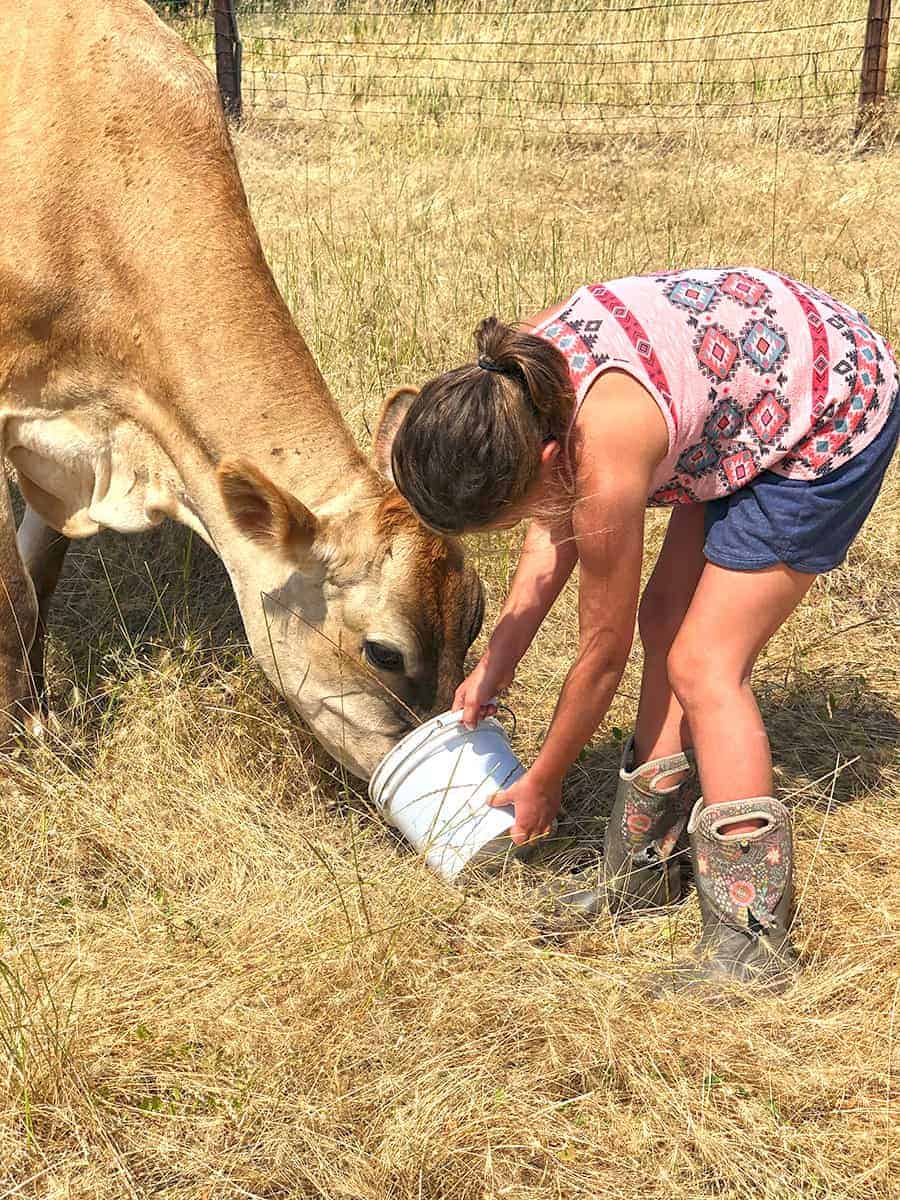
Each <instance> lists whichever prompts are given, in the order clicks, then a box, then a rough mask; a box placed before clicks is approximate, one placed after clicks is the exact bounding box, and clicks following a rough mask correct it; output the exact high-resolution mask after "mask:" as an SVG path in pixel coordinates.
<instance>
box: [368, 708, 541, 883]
mask: <svg viewBox="0 0 900 1200" xmlns="http://www.w3.org/2000/svg"><path fill="white" fill-rule="evenodd" d="M524 773H525V768H524V767H523V766H522V764H521V763H520V762H519V760H518V759H517V758H516V756H515V754H513V751H512V747H511V746H510V744H509V739H508V738H507V736H506V730H505V729H504V728H503V726H502V725H501V724H500V722H499V721H495V720H494V719H493V717H488V718H487V720H484V721H481V722H480V723H479V725H478V727H477V728H476V729H474V730H469V729H466V727H465V726H464V725H463V724H462V712H449V713H442V714H441V715H440V716H439V717H433V718H432V719H431V720H430V721H427V722H426V723H425V724H424V725H421V726H420V727H419V728H418V729H414V730H413V731H412V733H408V734H407V735H406V737H405V738H403V739H402V741H400V742H398V743H397V745H396V746H395V747H394V748H393V750H391V751H390V752H389V753H388V754H386V755H385V757H384V758H383V759H382V760H381V762H380V763H379V764H378V766H377V767H376V768H375V773H374V774H373V776H372V778H371V780H370V782H369V795H370V796H371V798H372V803H373V804H374V805H375V807H376V808H377V809H378V811H379V812H380V813H381V815H382V816H383V817H384V819H385V821H387V823H388V824H389V825H393V826H394V828H395V829H399V830H400V832H401V833H402V834H403V835H404V836H405V837H406V838H407V839H408V840H409V841H410V842H412V844H413V845H414V846H415V847H416V849H417V850H418V851H419V852H420V853H422V854H424V856H425V861H426V863H427V864H428V865H429V867H431V868H432V869H433V870H435V871H438V872H439V873H440V874H441V875H443V876H444V878H445V879H450V880H452V879H455V878H456V876H457V875H458V874H459V873H460V871H462V870H463V868H464V867H467V866H470V865H472V864H473V862H475V861H478V862H479V863H481V862H484V861H486V860H489V859H492V858H494V857H496V856H500V855H503V854H508V853H510V852H514V851H515V850H516V847H515V845H514V843H513V842H511V841H510V839H509V836H508V834H509V829H510V826H511V825H512V824H513V822H514V820H515V813H514V811H513V808H512V806H511V805H505V806H503V807H502V808H492V807H490V806H489V805H488V804H487V800H488V799H489V798H490V797H491V796H493V795H494V794H495V793H496V792H499V791H502V789H503V788H507V787H509V786H510V784H512V783H514V782H515V780H517V779H518V778H519V777H520V776H521V775H523V774H524Z"/></svg>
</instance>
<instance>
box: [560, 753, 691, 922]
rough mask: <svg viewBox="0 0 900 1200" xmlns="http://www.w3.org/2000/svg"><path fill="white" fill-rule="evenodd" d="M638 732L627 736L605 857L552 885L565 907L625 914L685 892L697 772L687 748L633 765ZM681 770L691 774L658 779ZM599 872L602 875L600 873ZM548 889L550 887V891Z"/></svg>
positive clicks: (586, 913)
mask: <svg viewBox="0 0 900 1200" xmlns="http://www.w3.org/2000/svg"><path fill="white" fill-rule="evenodd" d="M633 763H634V738H629V739H628V742H627V743H626V745H625V750H624V753H623V755H622V764H621V766H620V768H619V784H618V787H617V789H616V798H615V800H614V802H613V807H612V812H611V813H610V817H609V823H608V824H607V827H606V834H605V836H604V841H603V853H604V860H603V865H602V867H601V869H600V871H599V873H598V872H596V871H589V872H588V871H586V872H584V873H583V876H582V878H583V879H585V882H587V880H588V879H589V880H590V886H585V885H584V884H582V886H579V882H580V881H579V880H578V879H577V878H574V879H571V880H569V881H568V882H567V883H566V884H563V883H562V882H561V881H560V882H558V883H557V884H556V885H555V886H554V888H553V899H554V900H555V901H556V902H557V903H558V904H559V905H560V906H562V908H563V910H565V911H567V912H570V913H571V914H572V915H573V916H581V917H584V918H589V917H594V916H596V915H597V914H598V913H599V912H600V911H601V910H602V909H603V908H605V907H608V908H609V910H610V912H611V913H612V914H613V916H615V917H617V918H619V919H620V920H627V919H629V918H635V917H640V916H645V915H648V914H649V913H652V912H654V911H658V910H660V909H661V908H662V907H663V906H664V905H666V904H674V903H675V902H676V901H678V900H679V899H680V898H681V892H682V886H681V865H682V854H680V853H678V852H677V851H678V850H679V849H681V850H685V849H686V846H685V844H684V842H683V839H682V835H683V833H684V828H685V826H686V824H687V818H688V813H689V812H690V809H691V804H692V803H693V801H694V799H695V797H696V793H697V785H696V775H695V772H694V770H693V764H692V762H691V758H689V757H688V754H683V753H680V754H670V755H667V756H666V757H665V758H654V759H651V760H650V761H649V762H645V763H642V764H641V765H640V766H639V767H635V766H634V765H633ZM678 771H690V772H691V774H690V775H689V776H688V778H686V779H684V780H683V781H682V782H681V783H678V784H676V785H674V786H671V787H660V786H659V781H660V780H661V779H665V778H666V776H667V775H674V774H675V773H676V772H678ZM598 875H599V878H598ZM548 894H549V892H548Z"/></svg>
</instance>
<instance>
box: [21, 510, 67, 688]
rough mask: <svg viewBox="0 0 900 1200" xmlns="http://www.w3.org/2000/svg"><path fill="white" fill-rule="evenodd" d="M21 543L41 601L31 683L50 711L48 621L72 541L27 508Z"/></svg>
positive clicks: (38, 610)
mask: <svg viewBox="0 0 900 1200" xmlns="http://www.w3.org/2000/svg"><path fill="white" fill-rule="evenodd" d="M18 543H19V553H20V554H21V557H22V561H23V563H24V565H25V569H26V570H27V572H28V574H29V576H30V577H31V582H32V583H33V584H34V591H35V598H36V600H37V624H36V626H35V630H34V637H33V639H32V642H31V649H30V651H29V655H28V661H29V665H30V667H31V682H32V685H33V687H34V693H35V696H36V697H37V701H38V704H39V706H40V708H41V710H42V711H43V712H46V711H47V687H46V683H45V678H44V644H45V641H46V637H47V618H48V616H49V613H50V601H51V600H52V599H53V593H54V592H55V591H56V585H57V583H58V582H59V576H60V572H61V571H62V566H63V561H64V560H65V557H66V551H67V550H68V548H69V545H70V542H69V539H68V538H67V537H66V536H65V534H62V533H57V532H56V530H55V529H54V528H53V527H52V526H51V525H48V524H47V522H46V521H45V520H44V519H43V517H41V516H39V515H38V514H37V513H36V512H35V511H34V509H33V508H31V507H30V506H29V507H28V508H26V509H25V516H24V517H23V518H22V524H21V525H20V526H19V534H18Z"/></svg>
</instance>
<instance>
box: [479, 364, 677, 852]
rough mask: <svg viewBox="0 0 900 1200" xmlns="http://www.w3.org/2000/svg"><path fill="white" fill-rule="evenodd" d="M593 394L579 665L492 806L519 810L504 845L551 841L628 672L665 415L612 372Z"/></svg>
mask: <svg viewBox="0 0 900 1200" xmlns="http://www.w3.org/2000/svg"><path fill="white" fill-rule="evenodd" d="M594 388H596V389H597V395H596V398H595V399H594V402H593V404H591V403H590V402H591V395H590V394H589V396H588V399H587V401H586V402H585V411H584V413H583V418H582V421H581V422H580V424H581V425H582V429H581V433H582V438H583V441H582V444H583V446H584V450H583V453H582V455H581V460H582V461H581V462H580V464H579V481H578V484H579V486H578V490H579V500H578V502H577V504H576V506H575V510H574V512H573V518H572V525H573V530H574V534H575V539H576V545H577V549H578V557H579V560H580V588H579V646H578V656H577V658H576V660H575V662H574V663H573V664H572V667H571V669H570V670H569V673H568V675H567V676H566V680H565V683H564V685H563V688H562V691H561V693H560V697H559V701H558V703H557V706H556V711H555V713H554V716H553V721H552V723H551V725H550V730H549V732H548V734H547V738H546V741H545V742H544V745H543V746H542V748H541V750H540V752H539V754H538V756H537V758H536V759H535V761H534V764H533V765H532V767H531V769H530V770H529V771H528V772H527V773H526V774H525V775H524V776H523V777H522V778H521V779H520V780H518V781H517V782H516V783H515V784H514V785H513V786H512V787H511V788H509V789H507V790H506V791H505V792H502V793H500V794H499V795H498V796H497V797H495V799H494V803H499V804H510V803H512V804H514V805H515V808H516V823H515V825H514V826H513V828H512V829H511V830H510V835H511V837H512V838H513V840H514V841H516V842H520V843H521V842H525V841H528V840H529V839H531V838H533V837H537V836H540V835H541V834H543V833H546V832H548V831H549V829H550V827H551V825H552V822H553V819H554V817H555V816H556V814H557V812H558V811H559V806H560V803H561V798H562V781H563V777H564V776H565V774H566V772H567V770H568V769H569V767H570V766H571V765H572V763H574V761H575V759H576V758H577V757H578V755H579V754H580V753H581V751H582V750H583V749H584V747H585V746H586V745H587V743H588V742H589V741H590V739H591V737H592V736H593V734H594V731H595V730H596V728H597V726H598V725H599V724H600V722H601V721H602V720H603V718H604V717H605V715H606V712H607V710H608V708H609V705H610V703H611V701H612V698H613V696H614V695H615V691H616V688H617V687H618V685H619V681H620V680H621V678H622V674H623V672H624V670H625V664H626V662H627V661H628V653H629V651H630V649H631V643H632V639H633V637H634V624H635V616H636V613H637V604H638V598H639V593H640V578H641V563H642V556H643V537H644V514H645V509H646V504H647V496H648V494H649V492H650V487H651V483H652V479H653V475H654V473H655V471H656V468H657V466H658V464H659V462H660V461H661V460H662V458H663V457H664V455H665V453H666V448H667V446H668V434H667V431H666V426H665V421H664V420H663V417H662V414H661V413H660V411H659V409H658V408H657V406H656V404H655V402H654V401H653V400H652V398H651V397H650V396H649V395H648V394H647V392H646V391H645V390H644V388H642V387H641V386H640V385H639V384H638V383H636V382H635V381H634V380H632V379H630V378H628V377H624V378H623V377H622V376H621V375H620V374H619V373H618V372H611V373H610V375H609V376H602V377H601V379H600V380H599V381H598V383H597V384H595V385H594ZM594 388H592V389H591V391H592V392H594ZM589 404H590V408H588V405H589Z"/></svg>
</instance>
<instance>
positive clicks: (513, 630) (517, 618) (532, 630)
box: [453, 519, 578, 727]
mask: <svg viewBox="0 0 900 1200" xmlns="http://www.w3.org/2000/svg"><path fill="white" fill-rule="evenodd" d="M577 561H578V549H577V547H576V544H575V537H574V534H573V531H572V526H571V523H570V521H569V520H568V519H566V520H564V521H560V522H557V523H555V524H553V525H552V526H551V525H549V524H544V523H543V522H540V521H532V523H531V525H530V526H529V529H528V533H527V534H526V536H525V541H524V543H523V545H522V552H521V554H520V555H519V563H518V566H517V567H516V572H515V575H514V576H513V581H512V584H511V585H510V589H509V595H508V596H507V598H506V602H505V603H504V605H503V608H502V609H501V611H500V616H499V617H498V619H497V623H496V625H495V627H494V632H493V633H492V634H491V637H490V640H489V641H488V644H487V647H486V648H485V651H484V654H483V655H482V657H481V661H480V662H479V663H478V666H477V667H475V669H474V670H473V671H472V673H471V674H470V675H469V676H468V677H467V678H466V679H465V680H464V681H463V683H462V684H460V686H459V688H458V689H457V692H456V696H455V698H454V702H453V707H454V708H461V709H463V713H464V715H463V721H464V723H465V724H466V725H468V726H470V727H474V726H475V725H476V724H477V723H478V720H479V717H481V716H483V715H484V712H485V709H487V708H489V701H490V700H491V699H492V698H493V697H494V696H496V694H497V692H499V691H501V690H502V689H503V688H505V687H509V685H510V684H511V683H512V680H513V676H514V675H515V671H516V667H517V666H518V665H519V661H520V660H521V658H522V656H523V655H524V654H525V651H526V650H527V649H528V647H529V646H530V645H531V643H532V641H533V640H534V635H535V634H536V633H537V631H538V629H539V628H540V625H541V622H542V621H543V620H544V617H546V615H547V613H548V612H549V611H550V609H551V608H552V607H553V602H554V601H555V600H556V598H557V596H558V595H559V593H560V592H561V591H562V589H563V586H564V584H565V582H566V580H567V579H568V578H569V576H570V575H571V574H572V570H573V568H574V566H575V563H576V562H577Z"/></svg>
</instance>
